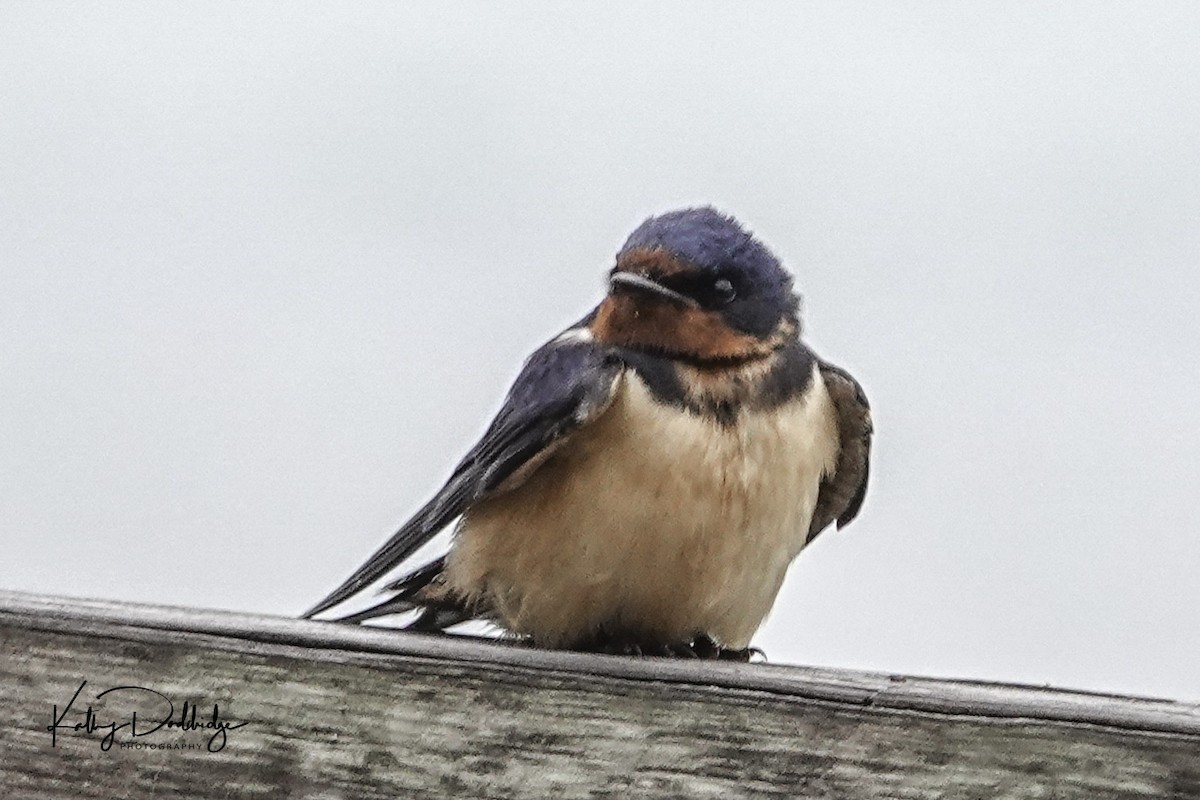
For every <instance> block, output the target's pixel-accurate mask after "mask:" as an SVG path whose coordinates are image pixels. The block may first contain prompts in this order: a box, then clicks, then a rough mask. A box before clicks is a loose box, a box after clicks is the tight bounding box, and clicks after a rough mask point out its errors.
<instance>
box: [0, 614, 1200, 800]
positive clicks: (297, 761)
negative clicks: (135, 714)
mask: <svg viewBox="0 0 1200 800" xmlns="http://www.w3.org/2000/svg"><path fill="white" fill-rule="evenodd" d="M85 679H86V680H87V681H88V682H89V683H88V686H87V687H86V688H85V691H84V694H83V695H81V697H80V701H77V707H76V708H73V713H74V712H75V711H79V712H80V713H79V715H77V716H78V717H79V718H81V716H82V710H83V708H84V707H86V705H87V704H88V703H91V704H92V705H94V706H95V707H96V710H97V714H98V716H99V717H100V718H101V719H106V718H111V717H112V716H113V715H116V714H119V713H122V711H123V709H122V708H118V707H117V706H118V705H119V704H116V705H113V704H106V702H105V701H103V700H102V701H99V702H96V701H93V700H92V699H91V697H90V695H91V694H92V693H94V692H99V691H102V690H103V689H105V688H109V687H113V686H119V685H139V686H146V687H151V688H153V689H155V690H157V691H159V692H162V693H164V694H166V695H168V696H170V697H171V698H173V699H175V700H176V702H177V704H179V703H182V701H184V700H187V701H189V702H192V703H195V704H196V705H197V706H198V707H199V708H200V709H201V711H202V716H203V714H207V713H209V712H211V706H212V704H213V703H219V704H220V706H221V716H222V718H223V719H226V720H228V721H232V722H246V723H247V724H246V726H245V727H243V728H240V729H237V730H231V731H229V732H228V742H227V744H226V746H225V747H224V749H222V750H220V751H219V752H215V753H211V752H208V750H206V749H204V746H203V743H204V742H205V741H206V739H207V736H208V733H202V732H198V731H187V732H184V731H179V730H164V731H159V732H157V733H155V734H153V735H151V736H147V737H142V739H144V743H145V744H155V745H164V744H166V745H169V744H173V743H176V744H177V743H189V744H197V743H198V744H199V747H197V748H196V749H131V748H125V749H122V748H121V747H120V746H119V745H118V746H116V747H113V748H112V749H111V750H109V751H107V752H104V751H101V749H100V744H99V742H100V738H101V735H102V734H101V733H100V732H97V733H94V734H92V735H91V736H87V735H85V734H84V733H82V732H78V733H77V732H64V731H60V733H59V736H58V744H57V747H51V741H50V733H49V732H48V730H47V726H48V725H49V724H50V721H51V718H52V708H53V706H54V705H55V704H56V703H57V704H59V705H60V706H62V705H64V704H65V703H66V702H67V701H68V700H69V699H70V697H71V695H72V693H73V692H74V691H75V689H76V688H78V686H79V684H80V681H82V680H85ZM0 687H2V690H3V691H2V692H0V737H2V738H0V796H5V797H14V798H65V797H71V798H93V797H95V798H100V797H106V798H108V797H135V798H136V797H159V796H171V795H174V794H176V793H179V794H186V795H188V796H190V797H196V798H209V797H213V798H215V797H251V798H259V797H262V798H266V797H298V798H385V797H386V798H396V797H422V798H424V797H547V796H553V797H556V798H576V797H579V798H582V797H602V798H603V797H612V798H625V797H653V798H658V797H699V798H709V797H711V798H725V797H813V798H826V797H827V798H848V799H849V800H857V799H858V798H925V797H963V798H1023V799H1024V798H1164V797H1165V798H1189V799H1190V798H1200V706H1196V705H1189V704H1183V703H1174V702H1170V701H1161V700H1148V699H1139V698H1129V697H1115V696H1107V695H1096V694H1088V693H1080V692H1066V691H1059V690H1051V689H1044V688H1036V687H1021V686H1004V685H995V684H981V683H971V682H958V681H939V680H930V679H920V678H909V677H901V676H889V675H879V674H870V673H858V672H849V671H839V670H822V669H811V668H803V667H790V666H776V665H761V664H748V665H747V664H725V663H717V664H713V663H696V662H684V661H668V660H662V659H632V658H619V657H605V656H588V655H582V654H574V653H556V652H545V651H535V650H529V649H525V648H521V647H516V646H512V645H505V644H496V643H491V642H484V641H479V640H473V639H456V638H452V637H437V636H425V635H417V634H402V633H397V632H394V631H386V630H380V629H370V628H358V627H349V626H343V625H335V624H331V623H321V622H303V621H298V620H289V619H283V618H278V617H263V616H253V615H246V614H232V613H225V612H205V611H195V610H188V609H176V608H165V607H155V606H141V605H128V604H115V603H107V602H101V601H82V600H69V599H64V598H52V597H41V596H32V595H21V594H14V593H4V592H0ZM110 706H111V707H110ZM75 719H76V717H75V716H73V717H71V718H70V720H68V721H71V720H75ZM122 738H124V739H125V740H126V741H127V740H128V737H122V736H121V734H118V741H120V740H121V739H122Z"/></svg>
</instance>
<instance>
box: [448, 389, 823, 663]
mask: <svg viewBox="0 0 1200 800" xmlns="http://www.w3.org/2000/svg"><path fill="white" fill-rule="evenodd" d="M837 451H838V439H837V426H836V421H835V415H834V411H833V407H832V403H831V401H830V399H829V395H828V393H827V392H826V390H825V386H824V383H823V382H822V380H821V376H820V373H819V372H817V370H816V369H814V375H813V384H812V386H811V387H810V391H808V392H806V393H805V395H804V397H803V398H801V399H799V400H796V401H793V402H791V403H789V404H786V405H784V406H781V407H779V408H776V409H774V410H772V411H769V412H743V413H742V414H741V415H740V416H739V417H738V419H737V422H736V424H734V425H730V426H726V427H722V426H720V425H718V424H716V423H715V422H712V421H710V420H707V419H705V418H703V417H700V416H696V415H693V414H685V413H683V412H681V411H680V410H678V409H674V408H668V407H666V406H663V405H661V404H659V403H657V402H655V401H654V400H653V399H652V397H651V395H650V392H649V390H648V389H647V388H646V386H645V385H644V384H643V383H642V381H641V380H640V379H639V378H637V377H636V375H635V374H634V373H633V372H628V373H626V375H625V377H624V379H623V380H622V382H621V384H620V385H619V387H618V389H617V395H616V397H615V399H614V401H613V404H612V406H611V407H610V408H609V409H608V411H606V412H605V413H604V414H603V415H602V416H601V417H600V418H599V419H598V420H596V421H595V422H593V423H591V424H590V425H589V426H588V427H587V428H585V429H584V430H582V431H580V432H579V433H577V434H576V435H575V436H574V437H573V438H572V439H571V440H570V441H569V442H568V443H567V444H566V445H565V446H564V447H563V448H562V449H561V450H560V451H559V452H558V453H556V454H555V455H554V456H553V457H552V458H551V459H550V460H549V461H547V462H546V464H545V465H543V466H542V467H541V468H540V469H538V470H537V471H536V472H535V473H534V474H533V475H532V476H530V478H529V479H528V480H527V481H526V482H525V483H524V484H522V485H521V486H519V487H518V488H516V489H514V490H513V491H511V492H508V493H506V494H503V495H501V496H499V497H496V498H493V499H491V500H488V501H486V502H484V503H481V504H479V505H478V506H477V507H476V508H474V509H472V510H471V511H470V512H469V513H468V514H467V516H466V517H465V518H464V520H463V523H462V525H461V527H460V530H459V534H458V539H457V541H456V543H455V547H454V550H453V552H452V554H451V557H450V565H449V580H450V583H451V584H452V585H453V586H454V587H455V588H456V589H457V590H458V591H460V592H462V593H464V594H467V595H469V596H481V595H482V596H483V597H486V598H487V599H488V601H489V602H490V603H491V604H492V605H494V607H495V608H496V609H497V611H498V612H499V613H500V615H501V618H502V620H503V621H504V623H505V625H506V626H507V627H508V628H509V629H511V630H512V631H514V632H516V633H520V634H524V635H529V636H532V637H534V639H535V640H536V641H537V642H538V643H539V644H541V645H543V646H551V647H553V646H569V645H571V644H572V643H574V642H577V641H580V640H582V639H585V638H586V637H588V636H589V635H591V634H594V633H595V632H596V631H597V630H599V629H600V628H604V629H605V630H607V631H609V632H611V633H619V634H624V635H630V636H634V637H640V638H642V639H643V640H647V641H655V642H677V641H684V640H690V639H691V638H692V637H693V636H695V635H697V634H700V633H706V634H708V635H710V636H712V637H713V638H715V639H716V640H717V641H719V642H721V643H722V644H724V645H726V646H728V647H734V648H742V647H745V646H747V644H748V643H749V641H750V637H751V636H752V635H753V633H754V631H755V630H756V629H757V628H758V626H759V625H760V624H761V623H762V621H763V619H764V618H765V617H766V615H767V612H768V611H769V610H770V608H771V605H772V603H773V602H774V600H775V595H776V594H777V593H778V591H779V587H780V584H781V583H782V581H783V577H784V573H785V572H786V571H787V567H788V564H790V563H791V561H792V559H793V558H795V556H796V554H797V553H799V552H800V549H801V548H802V547H803V546H804V541H805V538H806V536H807V534H808V526H809V520H810V519H811V517H812V512H813V507H814V505H815V504H816V499H817V491H818V488H819V486H820V482H821V478H822V476H823V475H825V474H826V473H828V472H830V471H832V469H833V467H834V464H835V463H836V458H837Z"/></svg>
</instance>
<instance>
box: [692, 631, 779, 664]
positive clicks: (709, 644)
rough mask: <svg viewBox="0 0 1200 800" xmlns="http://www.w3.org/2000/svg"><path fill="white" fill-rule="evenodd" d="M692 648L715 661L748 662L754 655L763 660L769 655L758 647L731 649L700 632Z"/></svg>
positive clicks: (700, 656) (697, 653)
mask: <svg viewBox="0 0 1200 800" xmlns="http://www.w3.org/2000/svg"><path fill="white" fill-rule="evenodd" d="M692 649H693V650H694V651H695V652H696V655H697V656H698V657H699V658H704V659H710V660H713V661H743V662H747V661H749V660H750V659H751V657H753V656H756V655H757V656H758V657H760V658H761V659H762V660H763V661H766V660H767V655H766V653H764V652H763V651H762V650H760V649H759V648H757V647H745V648H742V649H741V650H731V649H728V648H724V647H721V645H719V644H717V643H716V642H715V641H713V639H712V637H710V636H708V635H707V634H703V633H702V634H700V635H699V636H697V637H696V640H695V641H694V642H692Z"/></svg>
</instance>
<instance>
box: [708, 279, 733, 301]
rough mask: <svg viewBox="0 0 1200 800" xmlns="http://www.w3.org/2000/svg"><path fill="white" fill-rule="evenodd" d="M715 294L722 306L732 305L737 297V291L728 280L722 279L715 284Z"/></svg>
mask: <svg viewBox="0 0 1200 800" xmlns="http://www.w3.org/2000/svg"><path fill="white" fill-rule="evenodd" d="M713 294H714V295H716V298H717V301H718V302H720V303H722V304H727V303H732V302H733V298H735V297H737V289H734V288H733V284H732V283H730V282H729V279H728V278H721V279H720V280H718V281H717V282H716V283H714V284H713Z"/></svg>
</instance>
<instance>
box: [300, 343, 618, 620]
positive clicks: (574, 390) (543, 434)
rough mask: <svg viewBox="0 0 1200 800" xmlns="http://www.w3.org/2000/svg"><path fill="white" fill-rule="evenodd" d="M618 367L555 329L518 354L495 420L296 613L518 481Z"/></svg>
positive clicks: (585, 412)
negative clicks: (397, 522)
mask: <svg viewBox="0 0 1200 800" xmlns="http://www.w3.org/2000/svg"><path fill="white" fill-rule="evenodd" d="M621 369H622V367H621V365H620V363H619V362H617V361H616V360H614V359H612V358H610V357H608V356H606V355H605V352H604V351H603V350H602V349H600V348H599V347H597V346H596V345H594V344H591V343H590V342H588V341H586V340H585V339H583V338H580V337H566V338H564V337H559V338H557V339H555V340H554V341H552V342H550V343H549V344H547V345H545V346H543V347H542V348H540V349H539V350H537V351H536V352H535V353H534V354H533V355H532V356H530V357H529V360H528V361H526V362H525V367H524V369H522V371H521V374H520V375H519V376H518V377H517V380H516V382H515V383H514V384H513V387H512V389H510V390H509V393H508V397H507V398H506V399H505V402H504V405H503V406H502V407H501V409H500V411H499V413H498V414H497V415H496V418H495V420H494V421H493V422H492V424H491V425H490V426H489V427H488V429H487V431H486V432H485V433H484V435H483V437H482V438H481V439H480V440H479V443H478V444H476V445H475V447H473V448H472V449H471V451H470V452H469V453H467V455H466V457H465V458H464V459H463V460H462V461H461V462H460V463H459V465H458V466H457V467H456V468H455V470H454V472H453V474H451V476H450V479H449V480H448V481H446V484H445V486H443V487H442V489H441V490H440V491H439V492H438V493H437V495H435V496H434V498H433V499H432V500H430V501H429V502H428V503H427V504H426V505H425V506H424V507H423V508H422V509H421V510H420V511H418V512H417V513H416V515H415V516H413V518H412V519H410V520H409V521H408V522H406V523H405V524H404V526H403V527H401V528H400V530H398V531H397V532H396V533H395V534H394V535H393V536H392V538H391V539H389V540H388V541H387V542H386V543H385V544H384V545H383V546H382V547H381V548H379V550H377V551H376V552H375V554H374V555H373V556H371V557H370V558H369V559H368V560H367V562H366V563H365V564H363V565H362V566H361V567H359V569H358V570H356V571H355V572H354V574H353V575H351V576H350V577H349V578H347V579H346V581H345V582H344V583H343V584H342V585H341V586H339V587H338V588H337V589H335V590H334V591H333V592H332V593H330V595H329V596H328V597H326V598H325V599H324V600H322V601H321V602H320V603H317V604H316V605H315V606H313V607H312V608H311V609H309V610H308V611H307V612H306V613H305V614H304V616H305V617H312V616H315V615H316V614H320V613H321V612H322V611H326V610H328V609H330V608H332V607H333V606H335V605H337V604H338V603H341V602H342V601H344V600H346V599H348V598H349V597H351V596H352V595H354V594H356V593H358V592H359V591H361V590H362V589H363V588H365V587H366V586H368V585H370V584H372V583H374V582H375V581H377V580H378V579H379V578H381V577H383V575H384V574H385V573H387V572H389V571H391V570H392V569H394V568H395V567H397V566H398V565H399V564H400V563H401V562H403V561H404V560H405V559H406V558H408V557H409V556H410V555H412V554H413V553H414V552H415V551H416V550H417V548H419V547H420V546H421V545H423V544H425V542H427V541H429V540H430V539H431V538H432V537H433V536H434V535H435V534H437V532H438V531H440V530H441V529H442V528H444V527H446V525H448V524H450V522H452V521H453V520H454V519H455V518H457V517H459V516H461V515H462V513H463V512H465V511H466V510H467V509H468V508H469V507H470V506H471V504H473V503H474V502H476V501H477V500H480V499H482V498H484V497H487V496H488V495H490V494H492V493H495V492H497V491H505V490H507V489H511V488H513V487H515V486H517V485H519V484H520V482H521V481H523V480H524V479H525V478H526V477H528V475H530V474H531V473H532V472H533V471H534V470H535V469H536V468H537V467H538V466H540V464H541V463H542V462H543V461H545V459H546V458H547V457H548V456H549V454H550V452H552V450H553V449H554V448H557V447H559V446H561V445H562V444H563V442H565V441H566V439H567V437H569V436H570V434H571V433H573V432H574V431H575V430H577V429H579V428H580V427H582V426H583V425H586V424H588V423H589V422H591V421H592V420H593V419H595V418H596V417H598V416H599V415H600V414H602V413H603V412H604V411H605V410H606V409H607V408H608V406H609V404H610V403H611V402H612V398H613V393H614V391H615V388H616V384H617V380H618V379H619V378H620V375H621ZM389 602H390V601H389ZM377 608H379V607H377ZM374 610H376V609H370V610H369V611H374ZM362 613H369V612H362ZM372 616H377V615H375V614H372Z"/></svg>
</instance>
